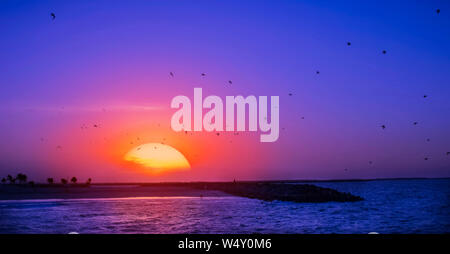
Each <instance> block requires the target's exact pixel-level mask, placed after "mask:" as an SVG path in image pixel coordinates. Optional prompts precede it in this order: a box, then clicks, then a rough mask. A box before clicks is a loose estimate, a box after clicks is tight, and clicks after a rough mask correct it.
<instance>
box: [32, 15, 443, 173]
mask: <svg viewBox="0 0 450 254" xmlns="http://www.w3.org/2000/svg"><path fill="white" fill-rule="evenodd" d="M440 12H441V10H440V9H436V13H437V14H438V15H439V14H440ZM50 17H51V19H52V20H55V19H56V14H55V13H53V12H51V13H50ZM351 45H352V43H351V42H350V41H348V42H347V46H348V47H350V46H351ZM381 53H382V54H383V55H385V54H386V53H387V51H386V50H382V51H381ZM319 74H320V71H319V70H316V75H319ZM169 76H170V77H172V78H174V77H175V74H174V72H172V71H171V72H169ZM200 76H201V77H206V73H201V74H200ZM228 84H230V85H231V84H233V81H231V80H228ZM288 96H293V93H288ZM427 97H428V95H426V94H425V95H423V98H424V99H426V98H427ZM103 111H105V109H103ZM301 119H302V120H304V119H305V117H303V116H302V117H301ZM417 124H418V122H413V125H417ZM92 127H93V128H100V126H99V125H98V124H93V125H92ZM380 127H381V129H382V130H384V129H386V128H387V127H386V125H385V124H382V125H381V126H380ZM87 128H88V126H87V125H85V124H83V125H82V126H81V129H82V130H84V129H87ZM284 129H285V128H282V130H284ZM185 134H187V131H186V132H185ZM216 135H217V136H219V135H220V133H216ZM234 135H239V133H237V132H235V133H234ZM137 140H138V141H139V140H140V139H139V137H138V138H137ZM163 140H164V141H165V138H164V139H163ZM44 141H45V139H44V138H42V137H41V142H44ZM426 141H427V142H430V141H431V140H430V139H429V138H427V139H426ZM230 142H231V141H230ZM161 143H162V144H164V142H161ZM130 144H134V142H133V141H131V142H130ZM56 149H57V150H61V149H62V146H61V145H58V146H56ZM155 149H156V148H155ZM137 150H140V147H138V148H137ZM445 154H446V155H447V156H449V155H450V152H446V153H445ZM424 160H426V161H427V160H429V158H428V157H425V158H424ZM372 164H373V161H369V165H372ZM348 170H349V169H348V168H345V169H344V171H348Z"/></svg>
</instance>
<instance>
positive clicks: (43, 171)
mask: <svg viewBox="0 0 450 254" xmlns="http://www.w3.org/2000/svg"><path fill="white" fill-rule="evenodd" d="M437 9H440V13H439V14H438V13H437V12H436V10H437ZM51 13H55V15H56V18H55V19H54V20H53V19H52V17H51V15H50V14H51ZM449 26H450V3H449V2H448V1H392V0H391V1H359V2H356V1H312V0H311V1H287V0H285V1H256V0H255V1H248V0H244V1H242V0H240V1H233V0H229V1H167V0H166V1H162V0H161V1H133V0H132V1H109V0H108V1H100V0H95V1H69V0H68V1H8V0H6V1H5V0H4V1H1V2H0V38H1V39H0V48H1V50H0V59H1V61H0V70H1V72H0V140H1V141H0V176H6V175H7V174H12V175H15V174H17V173H19V172H22V173H26V174H27V175H28V176H29V178H30V179H33V180H35V181H37V182H43V181H45V179H46V178H47V177H54V178H56V179H58V178H61V177H72V176H77V177H78V179H80V180H81V181H82V180H83V179H87V178H92V179H93V181H94V182H151V181H232V180H233V179H237V180H282V179H319V180H324V179H360V178H393V177H450V155H446V153H447V152H450V132H449V130H450V117H449V112H450V76H449V70H450V32H449V31H450V29H449ZM347 42H351V45H350V46H348V45H347ZM383 50H386V54H383V53H382V52H383ZM317 71H319V74H317ZM170 72H172V73H173V74H174V76H173V77H172V76H171V75H170ZM202 73H205V74H206V76H202V75H201V74H202ZM229 80H232V84H229V83H228V81H229ZM194 87H200V88H202V89H203V95H204V96H208V95H217V96H219V97H221V98H223V99H225V96H237V95H243V96H249V95H254V96H279V98H280V106H279V111H280V136H279V139H278V140H277V141H276V142H273V143H261V142H260V141H259V138H260V133H258V132H241V133H239V135H235V134H234V133H233V132H231V133H230V132H222V133H221V134H220V135H219V136H218V135H216V133H215V132H212V133H210V132H206V131H203V132H193V133H192V132H190V133H188V134H186V133H184V132H180V133H177V132H174V131H173V130H172V129H171V126H170V119H171V117H172V115H173V114H174V112H175V111H176V110H174V109H171V108H170V103H171V100H172V98H174V97H175V96H177V95H185V96H187V97H189V98H191V100H193V92H194ZM289 94H292V95H291V96H290V95H289ZM424 95H426V96H427V97H426V98H424ZM414 122H417V125H414V124H413V123H414ZM94 125H95V126H97V127H94ZM382 125H385V126H386V128H385V129H382V128H381V126H382ZM146 143H164V144H167V145H169V146H171V147H173V148H175V149H176V150H178V151H179V152H181V153H182V154H183V155H184V156H185V157H186V159H187V160H188V161H189V164H190V165H191V169H190V170H186V171H180V172H169V171H168V172H164V173H160V174H150V173H149V172H148V171H149V170H147V169H142V168H136V167H134V166H130V165H128V164H127V163H126V162H125V161H124V159H123V158H124V155H125V154H126V153H127V152H129V151H130V150H131V149H134V148H136V146H138V145H141V144H146ZM425 158H427V160H425Z"/></svg>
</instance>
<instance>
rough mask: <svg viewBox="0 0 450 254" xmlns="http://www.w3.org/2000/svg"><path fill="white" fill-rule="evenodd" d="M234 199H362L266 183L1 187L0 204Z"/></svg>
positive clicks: (326, 190) (306, 186)
mask: <svg viewBox="0 0 450 254" xmlns="http://www.w3.org/2000/svg"><path fill="white" fill-rule="evenodd" d="M223 196H236V197H244V198H252V199H259V200H264V201H275V200H279V201H291V202H299V203H321V202H332V201H335V202H355V201H362V200H363V198H362V197H358V196H355V195H352V194H351V193H345V192H339V191H337V190H334V189H330V188H323V187H318V186H315V185H311V184H280V183H267V182H251V183H249V182H228V183H211V182H208V183H206V182H199V183H153V184H150V183H147V184H128V185H124V184H122V185H118V184H115V185H86V184H82V185H81V184H80V185H77V184H71V185H69V184H65V185H63V184H35V185H33V186H29V185H26V184H19V185H13V184H8V185H1V186H0V200H28V199H86V198H138V197H223Z"/></svg>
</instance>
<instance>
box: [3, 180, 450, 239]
mask: <svg viewBox="0 0 450 254" xmlns="http://www.w3.org/2000/svg"><path fill="white" fill-rule="evenodd" d="M299 183H300V182H299ZM299 183H296V182H294V183H288V184H299ZM313 184H314V185H318V186H322V187H329V188H333V189H336V190H339V191H344V192H350V193H352V194H355V195H359V196H361V197H363V198H364V201H359V202H346V203H340V202H327V203H294V202H282V201H273V202H266V201H261V200H256V199H249V198H241V197H232V196H224V197H138V198H135V197H130V198H110V199H108V198H101V199H71V200H25V201H0V233H20V234H55V233H56V234H68V233H79V234H92V233H93V234H106V233H108V234H111V233H112V234H160V233H170V234H173V233H175V234H176V233H189V234H197V233H198V234H200V233H206V234H210V233H214V234H215V233H218V234H236V233H243V234H247V233H260V234H266V233H275V234H323V233H325V234H368V233H379V234H441V233H450V179H415V180H374V181H348V182H314V183H313Z"/></svg>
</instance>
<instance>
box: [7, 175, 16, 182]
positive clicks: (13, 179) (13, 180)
mask: <svg viewBox="0 0 450 254" xmlns="http://www.w3.org/2000/svg"><path fill="white" fill-rule="evenodd" d="M6 178H7V179H8V181H9V183H10V184H14V183H16V179H15V178H14V177H12V176H11V175H8V176H7V177H6Z"/></svg>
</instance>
